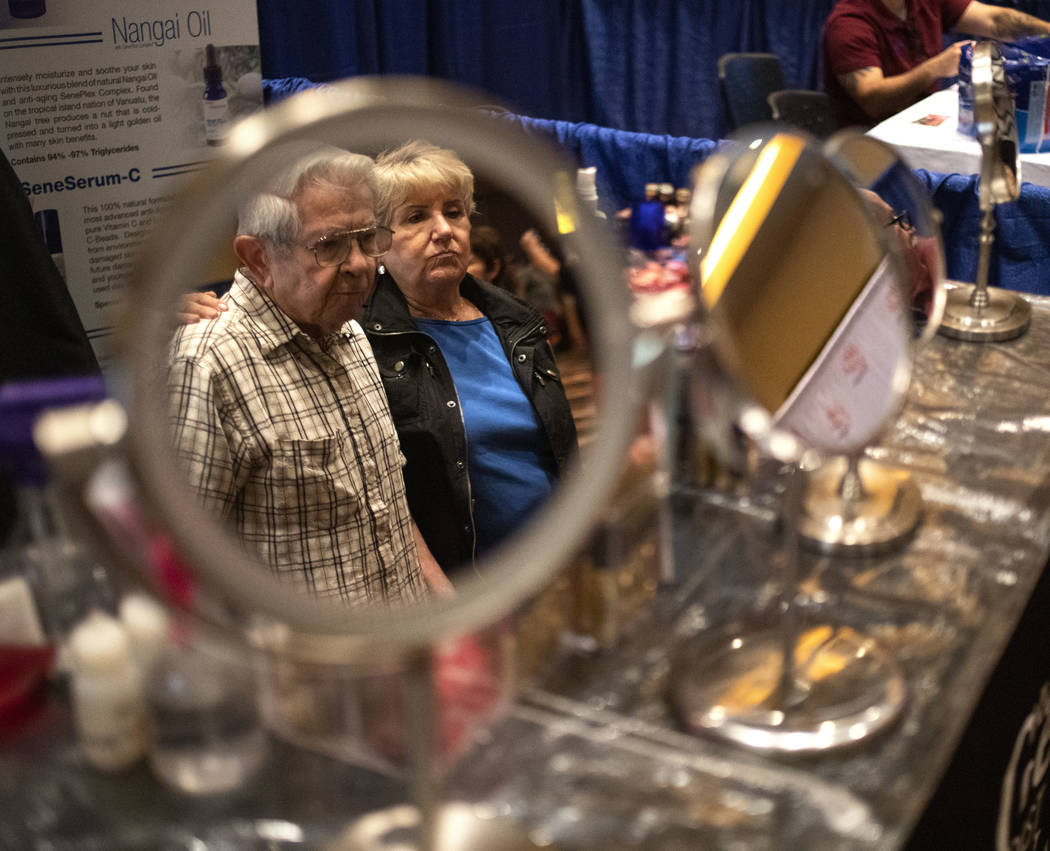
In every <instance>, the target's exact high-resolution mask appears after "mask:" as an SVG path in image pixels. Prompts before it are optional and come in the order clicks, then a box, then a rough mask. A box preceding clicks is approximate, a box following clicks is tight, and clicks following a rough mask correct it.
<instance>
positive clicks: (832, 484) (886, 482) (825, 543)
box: [799, 458, 922, 555]
mask: <svg viewBox="0 0 1050 851" xmlns="http://www.w3.org/2000/svg"><path fill="white" fill-rule="evenodd" d="M846 469H847V461H846V459H845V458H832V459H830V460H829V461H827V462H826V463H825V464H823V465H822V466H821V467H820V469H818V470H815V471H814V472H812V473H810V474H809V476H808V477H807V478H808V484H807V488H806V494H805V496H804V497H803V502H802V516H801V518H800V519H799V537H800V538H801V541H802V543H803V544H804V545H805V546H807V547H809V548H810V549H815V550H818V551H819V552H824V553H836V554H839V555H872V554H875V553H880V552H885V551H887V550H889V549H892V548H893V547H894V546H896V545H897V544H899V543H900V542H902V541H903V540H904V539H906V538H907V537H908V536H909V535H910V534H911V533H912V532H913V531H915V527H916V526H918V524H919V518H920V516H921V515H922V495H921V494H920V493H919V488H918V486H917V485H916V484H915V483H914V482H913V481H912V480H911V478H910V477H909V475H908V473H907V472H905V471H904V470H899V469H894V468H892V467H884V466H882V465H881V464H875V463H873V462H871V461H867V460H861V461H860V463H859V464H858V472H859V473H860V479H861V482H862V483H863V485H864V491H865V493H864V495H863V496H862V497H860V498H859V499H853V500H849V501H847V500H845V499H844V498H843V497H842V495H841V493H840V485H841V483H842V479H843V476H844V475H845V473H846Z"/></svg>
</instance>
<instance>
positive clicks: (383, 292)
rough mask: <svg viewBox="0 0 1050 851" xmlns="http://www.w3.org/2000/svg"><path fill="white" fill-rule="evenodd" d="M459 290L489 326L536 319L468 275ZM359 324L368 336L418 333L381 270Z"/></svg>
mask: <svg viewBox="0 0 1050 851" xmlns="http://www.w3.org/2000/svg"><path fill="white" fill-rule="evenodd" d="M459 290H460V292H461V293H462V294H463V296H464V298H466V299H468V300H469V301H470V302H472V303H473V304H474V306H475V307H477V308H478V310H480V311H481V312H482V313H483V314H485V316H486V317H487V318H488V319H489V321H490V322H492V324H493V325H497V326H499V327H501V328H506V329H514V328H516V327H524V326H526V325H530V324H532V323H535V322H538V321H539V319H540V316H539V314H538V313H536V312H535V311H534V310H532V308H530V307H528V306H527V305H525V304H524V303H523V302H520V301H518V300H517V299H516V298H514V296H512V295H511V294H510V293H508V292H506V291H504V290H501V289H500V288H499V287H496V286H493V285H492V284H487V283H484V282H483V281H478V280H476V279H475V278H473V277H472V276H470V275H467V276H466V277H464V278H463V281H462V282H461V283H460V285H459ZM362 324H363V325H364V327H365V330H366V331H367V332H369V333H380V332H381V333H386V334H403V333H406V332H411V331H418V330H419V329H418V328H417V327H416V324H415V322H414V321H413V320H412V314H411V313H409V310H408V302H406V301H405V297H404V295H403V294H402V293H401V290H399V289H398V287H397V283H396V282H395V281H394V279H393V277H392V276H391V275H390V273H389V272H387V271H385V270H384V271H383V272H382V273H381V274H380V275H379V276H378V277H377V278H376V288H375V292H374V293H373V295H372V300H371V302H370V303H369V305H368V309H367V310H366V311H365V316H364V320H363V322H362Z"/></svg>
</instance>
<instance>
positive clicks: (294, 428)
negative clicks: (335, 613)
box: [168, 273, 426, 603]
mask: <svg viewBox="0 0 1050 851" xmlns="http://www.w3.org/2000/svg"><path fill="white" fill-rule="evenodd" d="M228 303H229V310H228V311H226V312H225V313H223V314H222V315H221V316H220V317H219V318H218V319H214V320H212V321H210V322H202V323H199V324H196V325H186V326H183V327H182V328H180V329H179V331H178V332H177V334H176V335H175V339H174V342H173V344H172V349H171V362H170V368H169V373H168V381H169V392H170V396H171V402H172V406H173V410H172V414H173V420H174V432H175V447H176V451H177V452H178V454H179V458H180V461H181V462H182V463H183V464H184V465H185V466H186V468H187V472H188V475H189V477H190V482H191V483H193V484H194V485H195V487H196V489H197V491H198V493H199V494H200V496H201V498H202V499H203V501H204V505H205V508H206V509H208V510H209V511H211V512H213V513H214V514H216V515H218V516H222V517H224V518H227V519H229V520H230V522H231V523H232V524H233V526H234V528H235V529H236V530H237V533H238V534H239V535H240V536H241V539H242V540H243V541H244V542H245V543H246V544H247V545H248V546H249V548H251V549H253V550H255V551H257V552H258V553H259V554H260V555H261V556H262V558H263V560H264V561H265V562H266V563H267V564H269V565H270V566H271V567H272V568H273V570H274V572H275V573H276V574H277V575H278V577H280V578H281V579H283V580H286V581H288V582H290V583H291V584H292V585H293V586H294V587H295V589H296V590H297V591H301V592H306V593H309V594H313V595H317V596H323V597H339V598H342V599H343V600H345V601H347V602H349V603H362V602H377V601H390V602H397V601H411V600H418V599H422V598H423V597H424V596H425V594H426V591H425V585H424V582H423V578H422V574H421V572H420V569H419V561H418V556H417V553H416V545H415V539H414V537H413V534H412V525H411V517H410V515H409V510H408V503H407V501H406V499H405V486H404V480H403V478H402V475H401V467H402V466H403V464H404V456H403V455H402V454H401V449H400V445H399V443H398V439H397V433H396V432H395V431H394V424H393V422H392V420H391V417H390V409H389V407H388V405H387V401H386V396H385V395H384V393H383V386H382V384H381V383H380V380H379V372H378V370H377V368H376V363H375V358H374V357H373V356H372V350H371V348H370V347H369V345H368V342H367V340H366V339H365V336H364V334H363V333H362V331H361V329H360V327H359V326H358V325H357V323H356V322H349V323H347V324H346V325H344V326H343V328H342V329H341V330H340V332H339V333H337V334H333V335H331V336H329V337H328V338H326V339H325V340H324V341H322V342H318V341H317V340H314V339H312V338H311V337H309V336H308V335H307V334H305V333H304V332H302V331H301V330H300V329H299V328H298V326H297V325H296V324H295V323H294V322H293V321H292V320H291V319H289V318H288V317H287V316H286V315H285V314H283V313H282V312H281V311H280V310H279V309H278V307H277V305H276V304H275V303H274V302H273V300H272V299H271V298H270V297H269V296H268V295H267V294H266V293H264V292H263V291H262V290H260V289H258V288H257V287H256V286H255V285H254V284H252V283H251V282H250V281H249V280H248V279H247V278H245V277H243V276H242V275H241V274H240V273H237V275H236V277H235V279H234V283H233V287H232V289H231V290H230V294H229V296H228Z"/></svg>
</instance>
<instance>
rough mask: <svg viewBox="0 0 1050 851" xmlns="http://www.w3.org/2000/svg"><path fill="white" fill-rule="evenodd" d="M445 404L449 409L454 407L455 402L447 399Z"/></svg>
mask: <svg viewBox="0 0 1050 851" xmlns="http://www.w3.org/2000/svg"><path fill="white" fill-rule="evenodd" d="M445 404H446V405H447V406H448V407H450V408H454V407H456V402H455V400H454V399H449V400H448V401H447V402H446V403H445Z"/></svg>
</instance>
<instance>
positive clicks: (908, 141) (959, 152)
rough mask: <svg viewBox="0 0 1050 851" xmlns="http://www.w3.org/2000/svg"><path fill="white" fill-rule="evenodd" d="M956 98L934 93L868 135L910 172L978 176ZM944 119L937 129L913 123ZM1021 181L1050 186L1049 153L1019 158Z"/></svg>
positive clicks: (976, 155) (952, 93) (973, 145)
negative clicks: (920, 170)
mask: <svg viewBox="0 0 1050 851" xmlns="http://www.w3.org/2000/svg"><path fill="white" fill-rule="evenodd" d="M958 115H959V94H958V91H957V90H956V88H955V86H952V87H950V88H947V89H944V90H942V91H939V92H934V93H933V94H932V95H928V96H927V97H925V98H923V99H922V100H921V101H919V102H918V103H916V104H913V105H912V106H909V107H907V108H906V109H903V110H901V111H900V112H898V113H897V114H896V115H893V116H890V117H889V118H887V119H886V120H885V121H883V122H882V123H881V124H877V125H876V126H875V127H873V128H871V130H869V131H868V135H870V136H874V137H875V138H877V139H881V140H882V141H884V142H888V143H889V144H891V145H893V146H894V147H895V148H897V150H898V151H899V152H900V154H901V156H902V157H904V160H905V162H907V163H908V165H909V166H911V167H912V168H923V169H926V170H927V171H935V172H939V173H941V174H956V173H957V174H978V173H979V172H980V161H981V146H980V145H979V144H978V142H977V140H976V139H974V138H972V137H970V136H964V135H963V134H961V133H959V130H958ZM927 116H944V121H943V122H942V123H940V124H937V125H932V124H920V123H917V122H919V121H920V120H922V119H925V118H926V117H927ZM1021 179H1022V180H1024V181H1028V182H1029V183H1035V184H1037V185H1039V186H1050V153H1044V154H1021Z"/></svg>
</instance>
